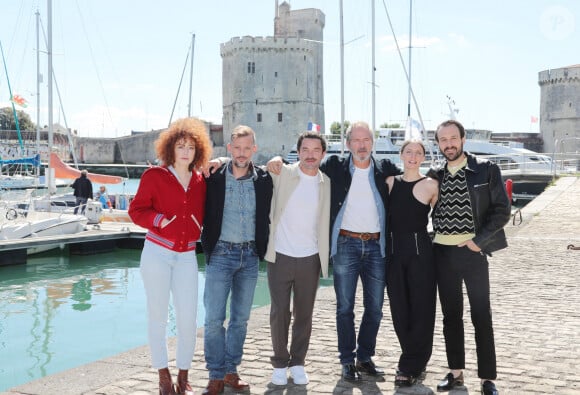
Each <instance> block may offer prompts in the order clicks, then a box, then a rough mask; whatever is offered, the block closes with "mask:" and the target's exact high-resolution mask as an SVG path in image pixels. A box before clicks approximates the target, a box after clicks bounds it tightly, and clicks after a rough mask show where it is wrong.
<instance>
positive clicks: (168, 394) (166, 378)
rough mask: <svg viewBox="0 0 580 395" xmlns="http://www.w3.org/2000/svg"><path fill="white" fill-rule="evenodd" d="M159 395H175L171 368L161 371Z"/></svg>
mask: <svg viewBox="0 0 580 395" xmlns="http://www.w3.org/2000/svg"><path fill="white" fill-rule="evenodd" d="M159 395H175V391H174V390H173V380H171V373H169V368H164V369H159Z"/></svg>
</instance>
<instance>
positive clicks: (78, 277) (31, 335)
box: [0, 249, 270, 392]
mask: <svg viewBox="0 0 580 395" xmlns="http://www.w3.org/2000/svg"><path fill="white" fill-rule="evenodd" d="M140 252H141V251H140V250H124V249H117V250H115V251H114V252H111V253H106V254H99V255H91V256H74V255H73V256H69V255H68V254H66V251H64V253H63V254H60V253H58V254H54V253H52V254H47V255H40V256H32V257H29V259H28V263H27V264H26V265H16V266H3V267H0V392H1V391H4V390H6V389H8V388H11V387H14V386H16V385H19V384H23V383H26V382H29V381H32V380H35V379H38V378H41V377H44V376H47V375H50V374H53V373H56V372H59V371H63V370H66V369H70V368H73V367H76V366H79V365H82V364H85V363H89V362H93V361H96V360H99V359H102V358H105V357H108V356H112V355H116V354H118V353H121V352H124V351H127V350H130V349H132V348H135V347H138V346H142V345H144V344H147V325H146V320H147V313H146V304H145V292H144V290H143V283H142V280H141V275H140V273H139V258H140ZM198 264H199V278H198V280H199V294H198V301H199V303H198V316H197V323H198V327H201V326H203V319H204V315H205V311H204V308H203V292H204V286H205V263H204V257H203V254H198ZM265 265H266V263H262V264H261V267H260V274H259V278H258V285H257V287H256V292H255V297H254V306H253V307H259V306H264V305H266V304H268V303H269V298H270V295H269V291H268V284H267V279H266V272H265ZM169 314H170V317H169V324H168V335H169V336H174V335H175V320H174V316H173V311H172V310H170V313H169Z"/></svg>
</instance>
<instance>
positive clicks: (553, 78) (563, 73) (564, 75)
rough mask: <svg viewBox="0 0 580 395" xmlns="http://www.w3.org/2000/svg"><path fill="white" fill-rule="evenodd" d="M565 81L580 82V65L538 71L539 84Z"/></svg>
mask: <svg viewBox="0 0 580 395" xmlns="http://www.w3.org/2000/svg"><path fill="white" fill-rule="evenodd" d="M565 82H575V83H577V82H580V65H574V66H569V67H562V68H560V69H551V70H544V71H540V73H538V84H539V85H540V86H542V85H547V84H562V83H565Z"/></svg>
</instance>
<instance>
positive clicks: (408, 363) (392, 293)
mask: <svg viewBox="0 0 580 395" xmlns="http://www.w3.org/2000/svg"><path fill="white" fill-rule="evenodd" d="M389 236H390V239H389V249H390V255H389V260H388V264H387V295H388V296H389V305H390V307H391V317H392V319H393V326H394V327H395V333H396V334H397V337H398V338H399V344H400V345H401V356H400V357H399V365H398V370H400V371H401V372H403V373H405V374H409V375H412V376H418V375H419V374H420V373H421V371H422V370H423V369H425V366H426V365H427V362H429V358H431V352H432V349H433V331H434V327H435V306H436V286H435V262H434V258H433V247H432V244H431V238H430V237H429V235H428V234H427V232H423V233H405V234H401V233H395V234H394V235H393V234H391V235H389Z"/></svg>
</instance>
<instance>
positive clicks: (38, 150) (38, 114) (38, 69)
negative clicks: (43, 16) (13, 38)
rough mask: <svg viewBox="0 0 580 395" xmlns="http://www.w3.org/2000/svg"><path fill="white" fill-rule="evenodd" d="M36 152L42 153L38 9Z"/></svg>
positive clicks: (37, 25)
mask: <svg viewBox="0 0 580 395" xmlns="http://www.w3.org/2000/svg"><path fill="white" fill-rule="evenodd" d="M35 15H36V153H37V154H39V155H40V11H38V10H36V14H35Z"/></svg>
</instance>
